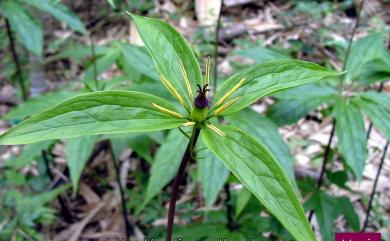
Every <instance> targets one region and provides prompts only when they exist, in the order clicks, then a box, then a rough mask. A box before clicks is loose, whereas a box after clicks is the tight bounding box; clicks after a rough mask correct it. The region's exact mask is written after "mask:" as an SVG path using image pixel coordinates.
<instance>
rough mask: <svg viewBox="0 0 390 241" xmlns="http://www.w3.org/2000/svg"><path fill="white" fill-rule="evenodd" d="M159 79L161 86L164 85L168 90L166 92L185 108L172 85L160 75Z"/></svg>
mask: <svg viewBox="0 0 390 241" xmlns="http://www.w3.org/2000/svg"><path fill="white" fill-rule="evenodd" d="M160 78H161V81H162V82H163V84H164V85H165V87H166V88H167V89H168V91H169V92H171V94H172V95H173V96H174V97H175V98H176V99H177V100H178V101H179V102H180V104H182V106H185V105H184V101H183V98H181V96H180V95H179V93H178V92H177V90H176V89H175V88H174V87H173V85H172V84H171V83H170V82H169V81H168V80H167V79H166V78H165V77H164V75H160Z"/></svg>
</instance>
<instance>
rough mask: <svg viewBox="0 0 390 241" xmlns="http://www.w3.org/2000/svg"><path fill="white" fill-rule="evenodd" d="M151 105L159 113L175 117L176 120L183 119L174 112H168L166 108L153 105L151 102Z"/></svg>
mask: <svg viewBox="0 0 390 241" xmlns="http://www.w3.org/2000/svg"><path fill="white" fill-rule="evenodd" d="M152 105H153V106H154V107H155V108H157V109H158V110H159V111H161V112H163V113H165V114H168V115H170V116H173V117H177V118H183V116H182V115H180V114H179V113H177V112H176V111H173V110H168V109H167V108H164V107H162V106H159V105H158V104H156V103H153V102H152Z"/></svg>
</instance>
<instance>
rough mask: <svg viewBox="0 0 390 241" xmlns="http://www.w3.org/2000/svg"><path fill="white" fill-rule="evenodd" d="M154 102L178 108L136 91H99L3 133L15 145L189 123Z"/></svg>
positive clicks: (0, 139) (0, 140) (5, 140)
mask: <svg viewBox="0 0 390 241" xmlns="http://www.w3.org/2000/svg"><path fill="white" fill-rule="evenodd" d="M152 103H156V104H158V105H160V106H161V107H163V108H167V109H170V110H173V111H175V108H174V107H173V106H172V105H171V104H170V103H169V102H167V101H165V100H163V99H161V98H159V97H156V96H153V95H148V94H144V93H139V92H133V91H97V92H93V93H88V94H83V95H79V96H76V97H74V98H71V99H68V100H66V101H64V102H62V103H60V104H58V105H56V106H54V107H52V108H50V109H47V110H45V111H43V112H41V113H39V114H38V115H35V116H33V117H31V118H29V119H27V120H25V121H23V122H22V123H20V124H19V125H17V126H15V127H13V128H11V129H10V130H8V131H7V132H6V133H4V134H2V135H1V136H0V144H3V145H15V144H27V143H33V142H38V141H41V140H47V139H61V138H71V137H77V136H83V135H98V134H114V133H127V132H146V131H157V130H164V129H170V128H175V127H178V126H180V125H181V124H183V123H184V122H186V120H185V119H178V118H175V117H172V116H170V115H168V114H166V113H162V112H160V111H159V110H158V109H156V108H155V107H154V106H153V105H152Z"/></svg>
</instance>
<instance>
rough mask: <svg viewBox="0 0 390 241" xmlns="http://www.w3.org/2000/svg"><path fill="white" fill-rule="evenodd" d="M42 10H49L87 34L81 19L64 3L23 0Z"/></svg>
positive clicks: (44, 0)
mask: <svg viewBox="0 0 390 241" xmlns="http://www.w3.org/2000/svg"><path fill="white" fill-rule="evenodd" d="M23 2H25V3H27V4H30V5H32V6H34V7H36V8H38V9H40V10H42V11H45V12H48V13H50V14H51V15H53V16H54V17H55V18H57V19H58V20H60V21H63V22H65V23H66V24H67V25H68V26H69V27H70V28H72V29H73V30H75V31H78V32H80V33H83V34H85V33H86V32H87V30H86V29H85V26H84V24H83V23H82V22H81V20H80V19H79V18H78V17H77V16H76V15H75V14H74V13H72V12H71V11H70V10H69V9H68V8H67V7H66V6H65V5H64V4H62V3H60V2H58V1H57V2H56V1H53V0H23Z"/></svg>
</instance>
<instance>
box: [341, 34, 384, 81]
mask: <svg viewBox="0 0 390 241" xmlns="http://www.w3.org/2000/svg"><path fill="white" fill-rule="evenodd" d="M383 43H384V38H383V34H382V33H373V34H370V35H368V36H366V37H364V38H361V39H359V40H357V41H356V42H354V43H353V44H352V47H351V52H350V54H349V57H348V61H347V65H346V66H345V70H347V73H346V76H345V77H346V80H347V81H350V80H355V79H357V78H358V76H359V74H360V73H361V71H362V69H363V68H362V67H363V65H364V64H366V63H367V62H369V61H371V60H374V59H376V58H380V57H381V55H382V52H383V51H384V46H383Z"/></svg>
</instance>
